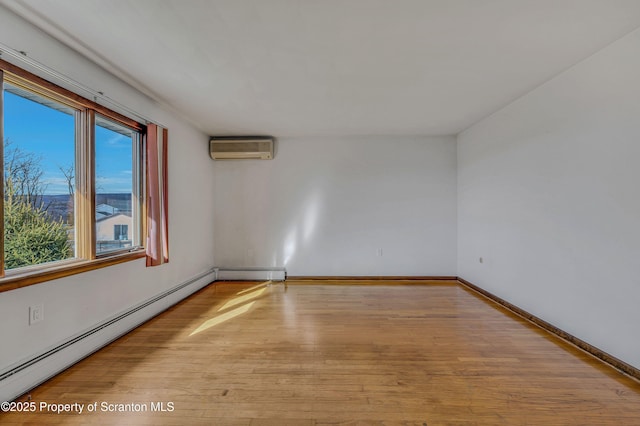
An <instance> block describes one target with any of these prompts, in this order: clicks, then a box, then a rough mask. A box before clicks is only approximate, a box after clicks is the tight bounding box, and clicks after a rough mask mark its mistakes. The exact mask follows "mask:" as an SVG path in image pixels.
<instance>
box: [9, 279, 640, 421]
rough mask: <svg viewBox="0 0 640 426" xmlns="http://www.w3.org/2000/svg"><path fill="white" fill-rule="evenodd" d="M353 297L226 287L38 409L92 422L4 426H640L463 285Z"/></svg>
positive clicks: (369, 289) (629, 384) (578, 362)
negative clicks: (73, 408)
mask: <svg viewBox="0 0 640 426" xmlns="http://www.w3.org/2000/svg"><path fill="white" fill-rule="evenodd" d="M324 284H328V283H324ZM342 284H343V285H323V283H322V282H314V283H308V282H307V283H304V284H303V283H296V282H287V285H286V286H285V285H284V284H282V283H272V284H258V283H246V282H245V283H217V284H215V285H211V286H209V287H207V288H206V289H203V290H202V291H200V292H198V293H197V294H195V295H193V296H192V297H190V298H188V299H187V300H185V301H183V302H182V303H180V304H178V305H176V306H174V307H173V308H171V309H170V310H169V311H167V312H165V313H164V314H162V315H160V316H158V317H156V318H155V319H153V320H152V321H150V322H148V323H147V324H144V325H143V326H141V327H139V328H137V329H136V330H134V331H133V332H131V333H129V334H127V335H126V336H124V337H123V338H121V339H119V340H118V341H116V342H114V343H112V344H110V345H109V346H107V347H106V348H104V349H103V350H101V351H99V352H97V353H96V354H94V355H92V356H90V357H89V358H87V359H85V360H84V361H82V362H80V363H78V364H77V365H75V366H73V367H72V368H70V369H68V370H67V371H65V372H63V373H62V374H60V375H58V376H56V377H55V378H53V379H51V380H49V381H48V382H46V383H45V384H43V385H42V386H40V387H38V388H36V389H34V390H33V391H32V392H31V393H30V397H31V401H34V402H36V404H40V403H41V402H47V403H67V404H73V403H79V404H85V408H84V412H83V413H82V414H46V413H43V412H36V413H32V414H16V413H8V414H7V413H5V414H0V423H1V424H118V425H121V424H126V425H161V424H175V425H191V424H202V425H274V426H275V425H277V426H286V425H418V426H424V425H428V426H434V425H519V424H530V425H573V424H575V425H606V424H611V425H638V424H640V383H638V382H637V381H634V380H632V379H630V378H627V377H626V376H624V375H622V374H621V373H618V372H617V371H615V370H613V369H612V368H610V367H608V366H606V365H604V364H602V363H601V362H600V361H597V360H595V359H593V358H592V357H591V356H589V355H586V354H584V353H583V352H581V351H579V350H577V349H575V348H573V347H571V346H569V345H567V344H565V343H563V342H562V341H560V340H559V339H557V338H556V337H554V336H551V335H550V334H548V333H546V332H544V331H542V330H540V329H538V328H536V327H534V326H532V325H530V324H529V323H527V322H525V321H524V320H522V319H520V318H518V317H515V316H513V315H511V314H510V313H508V312H506V311H505V310H503V309H502V308H499V307H497V306H496V305H494V304H492V303H490V302H488V301H486V300H484V299H482V298H480V297H478V296H476V295H475V294H474V293H471V292H470V291H468V290H466V289H464V288H463V287H461V286H459V285H458V284H456V283H455V282H449V283H447V282H444V283H440V284H433V283H430V284H428V285H403V283H402V282H380V281H376V282H371V283H369V284H376V285H363V284H367V282H362V281H359V282H357V283H352V284H353V285H349V283H342ZM405 284H408V283H405ZM412 284H415V283H412ZM20 400H21V401H26V400H27V396H25V397H23V398H20ZM94 402H97V403H98V405H97V412H94V413H88V412H87V404H91V403H94ZM102 402H105V403H107V404H131V403H138V404H141V405H140V407H143V406H146V407H147V409H148V410H149V411H147V412H137V413H136V412H128V413H117V412H102V411H101V410H102ZM152 402H154V403H155V402H163V403H164V408H165V409H170V405H169V403H172V404H173V407H174V409H173V411H166V412H159V411H151V409H152V406H151V403H152ZM113 408H115V407H113Z"/></svg>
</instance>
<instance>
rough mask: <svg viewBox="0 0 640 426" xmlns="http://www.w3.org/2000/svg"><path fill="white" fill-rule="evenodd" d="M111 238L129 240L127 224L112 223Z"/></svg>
mask: <svg viewBox="0 0 640 426" xmlns="http://www.w3.org/2000/svg"><path fill="white" fill-rule="evenodd" d="M113 239H114V240H116V241H126V240H129V225H113Z"/></svg>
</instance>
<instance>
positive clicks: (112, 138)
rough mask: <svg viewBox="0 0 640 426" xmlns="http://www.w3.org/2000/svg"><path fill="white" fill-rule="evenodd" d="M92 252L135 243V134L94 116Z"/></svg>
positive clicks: (136, 136)
mask: <svg viewBox="0 0 640 426" xmlns="http://www.w3.org/2000/svg"><path fill="white" fill-rule="evenodd" d="M95 135H96V136H95V138H96V142H95V152H96V224H95V225H96V228H95V229H96V253H97V254H101V253H105V252H109V251H113V250H121V249H125V248H128V247H132V246H137V245H138V244H139V242H138V241H136V238H137V237H136V235H135V234H134V224H135V222H136V221H137V219H135V220H134V217H136V216H137V214H136V213H137V212H136V203H135V201H134V200H136V199H137V190H136V188H135V187H134V184H133V182H134V181H137V180H134V173H135V172H136V170H137V168H136V167H134V161H135V160H136V155H135V153H136V152H137V151H136V149H137V141H138V134H137V133H136V132H135V131H134V130H131V129H129V128H128V127H125V126H122V125H120V124H117V123H114V122H112V121H110V120H107V119H106V118H104V117H100V116H96V127H95Z"/></svg>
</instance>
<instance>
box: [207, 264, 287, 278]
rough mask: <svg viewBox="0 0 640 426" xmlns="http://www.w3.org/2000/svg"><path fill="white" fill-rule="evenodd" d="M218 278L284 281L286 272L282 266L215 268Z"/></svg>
mask: <svg viewBox="0 0 640 426" xmlns="http://www.w3.org/2000/svg"><path fill="white" fill-rule="evenodd" d="M217 270H218V274H217V276H218V278H217V279H218V280H222V281H262V280H265V281H266V280H273V281H284V280H285V278H286V277H287V272H286V270H285V269H284V268H222V267H220V268H217Z"/></svg>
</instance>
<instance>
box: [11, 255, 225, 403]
mask: <svg viewBox="0 0 640 426" xmlns="http://www.w3.org/2000/svg"><path fill="white" fill-rule="evenodd" d="M216 275H217V269H216V268H212V269H209V270H207V271H205V272H203V273H201V274H198V275H197V276H194V277H192V278H191V279H189V280H187V281H185V282H183V283H181V284H178V285H176V286H175V287H172V288H170V289H169V290H166V291H164V292H162V293H160V294H158V295H156V296H154V297H152V298H150V299H148V300H146V301H144V302H142V303H140V304H138V305H135V306H133V307H131V308H129V309H128V310H126V311H124V312H122V313H120V314H118V315H115V316H114V317H112V318H109V319H107V320H105V321H103V322H101V323H99V324H97V325H95V326H93V327H91V328H90V329H88V330H86V331H84V332H82V333H79V334H77V335H75V336H72V337H71V338H69V339H67V340H65V341H63V342H61V343H59V344H58V345H55V346H54V347H51V348H48V349H47V350H45V351H43V352H41V353H39V354H37V355H35V356H32V357H31V358H29V359H26V360H23V361H21V362H19V363H17V364H15V365H13V366H11V367H9V368H8V369H6V370H4V371H1V372H0V401H12V400H14V399H15V398H17V397H19V396H20V395H22V394H24V393H25V392H28V391H29V390H31V389H33V388H35V387H36V386H38V385H40V384H41V383H44V382H45V381H47V380H48V379H50V378H51V377H53V376H55V375H56V374H58V373H60V372H61V371H63V370H65V369H67V368H69V367H70V366H72V365H73V364H75V363H77V362H78V361H80V360H82V359H83V358H86V357H87V356H89V355H91V354H92V353H94V352H96V351H97V350H99V349H101V348H103V347H104V346H106V345H108V344H109V343H111V342H113V341H114V340H116V339H118V338H120V337H121V336H123V335H125V334H126V333H128V332H129V331H131V330H133V329H134V328H136V327H138V326H139V325H141V324H143V323H144V322H146V321H148V320H150V319H151V318H153V317H155V316H156V315H158V314H160V313H161V312H163V311H165V310H167V309H168V308H170V307H171V306H173V305H174V304H176V303H178V302H179V301H181V300H183V299H184V298H186V297H187V296H189V295H191V294H192V293H194V292H196V291H198V290H200V289H201V288H203V287H206V286H207V285H209V284H210V283H211V282H213V281H214V280H215V279H216Z"/></svg>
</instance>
